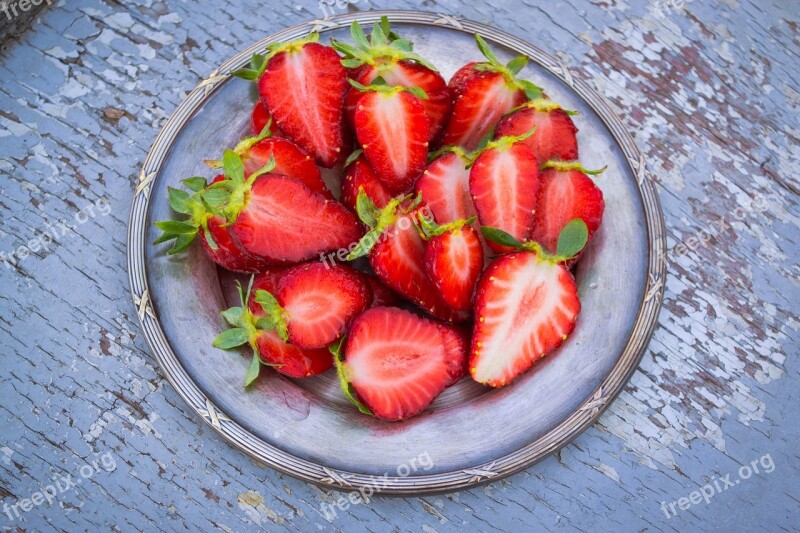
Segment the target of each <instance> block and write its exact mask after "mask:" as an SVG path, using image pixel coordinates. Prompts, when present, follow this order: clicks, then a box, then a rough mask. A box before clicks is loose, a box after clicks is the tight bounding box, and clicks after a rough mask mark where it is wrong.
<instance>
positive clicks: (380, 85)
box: [347, 76, 428, 100]
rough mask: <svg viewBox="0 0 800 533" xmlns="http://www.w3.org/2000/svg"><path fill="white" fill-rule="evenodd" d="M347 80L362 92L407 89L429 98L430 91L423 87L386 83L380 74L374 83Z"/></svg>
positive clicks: (400, 90)
mask: <svg viewBox="0 0 800 533" xmlns="http://www.w3.org/2000/svg"><path fill="white" fill-rule="evenodd" d="M347 81H349V82H350V85H352V86H353V87H355V88H356V89H357V90H359V91H361V92H377V93H381V94H386V95H392V94H397V93H399V92H402V91H406V92H409V93H411V94H413V95H414V96H416V97H417V98H419V99H420V100H427V99H428V93H426V92H425V91H424V90H423V89H422V88H421V87H403V86H402V85H386V82H385V81H384V80H383V78H381V77H380V76H379V77H377V78H375V79H374V80H373V81H372V85H362V84H360V83H358V82H357V81H355V80H352V79H350V78H348V79H347Z"/></svg>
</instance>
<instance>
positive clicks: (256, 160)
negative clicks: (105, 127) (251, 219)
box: [206, 122, 333, 200]
mask: <svg viewBox="0 0 800 533" xmlns="http://www.w3.org/2000/svg"><path fill="white" fill-rule="evenodd" d="M269 125H271V123H269V122H268V123H267V125H265V126H264V128H263V129H262V130H261V132H260V133H259V134H258V135H256V136H255V137H247V138H245V139H242V140H241V141H239V143H238V144H237V145H236V147H235V148H234V149H233V151H234V152H235V153H236V155H238V156H239V157H241V158H242V163H243V164H244V176H245V178H247V177H249V176H250V175H251V174H253V173H254V172H257V171H259V170H260V169H262V168H263V167H264V166H265V165H266V164H268V163H270V161H271V160H274V163H275V166H274V167H273V169H272V171H271V173H272V174H283V175H284V176H289V177H290V178H294V179H296V180H298V181H300V182H301V183H303V184H304V185H305V186H306V187H308V188H309V189H311V190H312V191H314V192H316V193H319V194H321V195H323V196H324V197H326V198H330V199H331V200H332V199H333V195H332V194H331V192H330V191H329V190H328V188H327V187H326V186H325V182H324V181H322V176H321V174H320V171H319V168H318V167H317V165H315V164H314V161H313V160H312V159H311V156H309V155H308V154H307V153H306V152H305V151H304V150H303V149H302V148H300V147H299V146H297V145H296V144H295V143H293V142H292V141H290V140H289V139H284V138H280V137H273V136H272V131H271V130H270V128H269ZM206 164H207V165H209V166H211V167H212V168H219V167H221V166H222V164H223V162H222V160H206Z"/></svg>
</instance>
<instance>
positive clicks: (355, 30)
mask: <svg viewBox="0 0 800 533" xmlns="http://www.w3.org/2000/svg"><path fill="white" fill-rule="evenodd" d="M350 36H351V37H352V38H353V42H354V43H356V46H358V47H359V48H361V49H362V50H369V48H370V47H369V41H368V40H367V36H366V35H364V30H362V29H361V25H360V24H359V23H358V21H355V20H354V21H353V23H352V24H351V25H350Z"/></svg>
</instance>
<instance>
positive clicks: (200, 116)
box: [128, 11, 665, 494]
mask: <svg viewBox="0 0 800 533" xmlns="http://www.w3.org/2000/svg"><path fill="white" fill-rule="evenodd" d="M381 15H387V16H389V18H390V20H391V22H392V25H393V27H395V28H396V29H397V30H398V32H399V33H401V34H402V35H403V36H404V37H406V38H409V39H411V40H412V41H413V42H414V44H415V50H416V51H418V52H420V53H421V54H422V55H423V56H425V57H427V58H429V59H430V60H432V61H433V62H434V64H436V65H437V67H439V69H440V70H441V71H442V74H443V75H444V76H445V78H449V77H450V76H451V75H452V74H453V72H455V70H456V69H457V68H458V67H459V66H461V65H462V64H464V63H466V62H468V61H473V60H479V59H481V56H480V54H479V52H478V50H477V48H476V47H475V45H474V41H473V36H472V35H473V34H474V33H479V34H481V35H482V36H483V37H484V38H486V40H487V41H489V43H490V45H491V46H492V47H493V48H494V49H495V50H496V51H497V54H498V56H499V57H500V59H501V60H508V59H510V58H511V57H513V56H514V55H518V54H525V55H527V56H529V57H530V58H531V62H530V63H529V65H528V66H527V67H526V69H525V70H524V71H523V72H522V75H523V76H524V77H526V78H528V79H531V80H533V81H534V82H535V83H537V84H538V85H540V86H542V87H544V88H545V90H546V91H547V93H548V94H549V96H550V97H551V98H552V99H554V100H556V101H558V102H559V103H561V104H562V105H563V106H564V107H565V108H567V109H575V110H577V111H579V112H580V115H579V116H578V117H576V124H577V125H578V127H579V128H580V133H579V135H578V138H579V142H580V150H581V161H582V162H583V164H584V165H585V166H586V167H588V168H598V167H602V166H604V165H608V170H607V171H606V172H605V174H603V175H602V176H600V177H598V178H597V179H596V181H597V183H598V185H599V186H600V188H601V189H602V190H603V193H604V196H605V200H606V212H605V217H604V220H603V224H602V227H601V229H600V231H599V232H598V233H597V234H596V236H595V238H594V239H593V240H592V242H591V243H590V246H589V248H588V249H587V251H586V253H585V254H584V256H583V258H582V260H581V261H580V263H579V265H578V266H577V268H576V271H575V274H576V279H577V282H578V287H579V294H580V298H581V302H582V311H581V314H580V316H579V319H578V325H577V327H576V330H575V333H574V334H573V335H572V336H571V337H570V339H569V340H568V341H567V343H565V345H564V346H563V347H562V348H561V349H560V350H559V351H558V352H556V353H554V354H552V355H550V356H549V357H547V358H546V359H544V360H543V361H541V362H540V363H539V364H537V365H536V366H535V367H534V369H533V370H532V371H530V372H528V373H527V374H525V375H524V376H522V377H521V378H520V379H519V380H517V381H516V382H515V383H513V384H512V385H511V386H508V387H505V388H503V389H499V390H491V389H488V388H484V387H481V386H478V385H477V384H475V383H473V382H471V381H470V380H468V379H465V380H463V381H462V382H461V383H459V384H458V385H456V386H454V387H452V388H450V389H448V390H447V391H446V392H445V393H444V394H443V395H442V396H441V397H440V398H439V399H438V400H437V401H436V402H435V403H434V404H433V406H432V407H431V408H430V409H428V410H427V411H426V412H425V413H423V414H422V415H420V416H418V417H416V418H413V419H411V420H409V421H406V422H403V423H385V422H381V421H378V420H375V419H373V418H370V417H367V416H363V415H361V414H359V413H358V412H357V411H356V410H355V409H353V408H352V407H351V406H350V405H349V404H348V402H347V400H346V399H345V398H344V397H343V396H342V395H341V393H340V392H339V391H338V385H337V382H336V378H335V375H334V372H328V373H327V374H325V375H322V376H319V377H316V378H311V379H307V380H297V381H293V380H290V379H286V378H284V377H281V376H279V375H277V374H276V373H273V372H270V371H264V372H263V374H264V376H262V377H261V378H260V379H259V381H258V383H257V385H256V386H255V388H254V390H252V391H249V392H247V393H245V392H244V391H243V389H242V381H243V377H244V375H245V371H246V369H247V366H248V363H249V358H248V357H245V356H244V355H241V356H240V355H238V354H236V353H230V352H225V351H221V350H216V349H214V348H212V346H211V341H212V340H213V339H214V337H216V335H217V334H218V333H219V332H220V331H221V330H222V328H223V327H224V325H223V321H222V319H221V318H220V316H219V311H220V310H222V309H224V308H225V307H227V303H228V302H227V301H226V298H227V296H228V295H227V294H226V285H227V284H228V283H227V282H226V279H227V278H226V276H224V275H220V274H219V273H218V270H217V269H216V267H215V266H214V265H213V264H212V263H211V262H210V261H209V260H208V259H207V258H206V257H205V255H204V253H203V251H202V250H201V249H200V247H199V246H195V247H193V248H192V249H191V250H190V252H189V256H188V257H187V256H186V255H182V256H179V257H172V258H170V257H168V256H167V255H166V254H165V250H166V247H161V246H157V247H154V246H153V245H152V244H151V243H152V242H153V240H154V239H155V237H156V235H157V231H156V230H155V228H154V227H153V225H152V222H153V221H154V220H162V219H166V218H170V217H171V211H170V208H169V205H168V203H167V193H166V189H167V186H178V182H179V180H180V179H182V178H184V177H188V176H193V175H204V176H208V177H211V176H212V174H211V173H210V172H209V171H208V169H206V168H205V167H204V165H203V163H202V161H203V159H204V158H208V157H211V156H218V154H219V153H220V152H221V150H222V148H223V147H230V146H233V145H234V144H235V143H236V141H237V140H239V139H240V138H241V137H242V136H243V135H245V134H246V133H247V131H248V124H249V111H250V107H251V102H253V101H254V99H255V93H254V87H253V84H249V83H247V82H245V81H243V80H239V79H235V78H231V77H230V76H229V73H230V72H231V71H232V70H235V69H237V68H240V67H242V66H244V65H245V64H246V63H247V62H248V60H249V58H250V56H251V55H252V53H253V52H256V51H261V50H263V49H264V47H265V45H266V44H268V43H270V42H275V41H284V40H290V39H295V38H298V37H301V36H303V35H305V34H307V33H308V32H309V31H311V30H312V29H315V30H317V31H319V32H320V33H321V39H320V40H321V41H323V42H327V40H328V38H330V37H335V38H340V39H349V32H348V26H349V24H350V23H351V22H352V21H353V20H358V21H359V22H361V23H362V25H365V24H366V25H371V23H372V22H373V21H375V20H377V19H378V18H379V17H380V16H381ZM664 257H665V240H664V222H663V217H662V214H661V209H660V207H659V204H658V198H657V196H656V194H655V191H654V189H653V185H652V183H651V181H650V179H649V176H648V174H647V170H646V168H645V162H644V159H643V157H642V155H641V153H640V152H639V151H638V150H637V149H636V147H635V145H634V143H633V141H632V139H631V136H630V135H629V134H628V132H627V131H626V130H625V128H624V127H623V125H622V123H621V122H620V120H619V119H618V118H617V117H616V116H615V115H614V114H613V112H612V111H611V109H610V108H609V106H608V104H607V103H606V102H605V101H604V100H603V99H602V98H601V97H600V96H598V95H597V94H596V93H595V92H594V91H593V90H592V89H591V88H590V87H589V86H588V85H587V84H586V83H585V82H583V81H581V80H580V79H576V78H575V77H573V75H572V74H571V73H570V71H569V70H568V69H567V68H566V67H565V66H564V65H563V64H562V63H561V62H560V61H559V60H558V59H557V58H555V57H553V56H550V55H548V54H546V53H544V52H542V51H541V50H540V49H539V48H537V47H535V46H533V45H531V44H529V43H526V42H525V41H522V40H521V39H518V38H516V37H513V36H511V35H509V34H507V33H504V32H500V31H498V30H495V29H493V28H490V27H488V26H485V25H482V24H478V23H475V22H470V21H467V20H463V19H455V18H452V17H445V16H442V15H437V14H433V13H422V12H411V11H383V12H381V11H372V12H365V13H357V14H348V15H341V16H336V17H332V18H330V19H327V20H324V21H312V22H310V23H307V24H302V25H300V26H295V27H293V28H290V29H287V30H285V31H282V32H280V33H278V34H276V35H273V36H271V37H269V38H267V39H264V40H262V41H260V42H258V43H257V44H255V45H253V46H252V47H251V48H249V49H247V50H244V51H242V52H241V53H240V54H238V55H237V56H236V57H234V58H232V59H231V60H229V61H228V62H226V63H225V64H224V65H222V66H221V67H220V68H219V69H218V70H216V71H215V72H214V73H212V74H211V75H210V76H209V77H208V79H206V80H205V81H203V82H202V83H201V84H200V85H199V86H198V87H197V88H196V89H195V90H194V91H192V92H191V93H190V94H189V95H188V96H187V98H186V100H185V101H184V102H183V103H182V104H181V105H180V107H179V108H178V110H177V111H176V112H175V114H174V115H173V116H172V117H171V118H170V120H169V121H168V122H167V124H166V125H165V126H164V129H163V130H162V131H161V133H160V134H159V136H158V138H157V139H156V141H155V143H154V145H153V147H152V149H151V150H150V152H149V154H148V156H147V160H146V161H145V163H144V167H143V169H142V173H141V179H140V184H139V187H137V189H136V195H135V197H134V199H133V208H132V212H131V219H130V227H129V234H128V266H129V271H130V281H131V289H132V293H133V298H134V301H135V303H136V305H137V308H138V310H139V318H140V320H141V322H142V328H143V331H144V333H145V336H146V338H147V340H148V343H149V344H150V347H151V349H152V351H153V353H154V354H155V356H156V358H157V360H158V362H159V364H160V365H161V368H162V370H163V372H164V374H165V375H166V376H167V378H168V379H169V381H170V382H171V383H172V384H173V386H174V387H175V388H176V389H177V390H178V392H179V393H180V395H181V396H182V397H183V398H184V399H185V400H186V401H187V402H188V403H189V405H190V406H191V407H192V408H193V409H195V410H196V411H197V412H198V413H199V414H200V415H201V416H202V417H203V418H204V419H205V420H206V421H207V422H208V423H210V424H211V425H212V426H213V427H214V428H215V429H216V430H217V431H218V432H219V433H220V434H221V435H222V436H223V437H225V438H226V439H227V440H228V441H229V442H231V443H232V444H233V445H235V446H236V447H238V448H240V449H241V450H243V451H245V452H247V453H248V454H250V455H251V456H253V457H254V458H256V459H257V460H258V461H261V462H263V463H265V464H267V465H269V466H271V467H273V468H275V469H277V470H280V471H282V472H285V473H287V474H290V475H292V476H295V477H298V478H300V479H303V480H307V481H311V482H314V483H319V484H323V485H325V486H328V487H331V488H340V489H353V488H359V487H366V486H369V487H371V488H372V489H373V490H380V491H381V492H382V493H384V494H420V493H431V492H443V491H451V490H455V489H461V488H465V487H468V486H471V485H474V484H477V483H481V482H487V481H492V480H496V479H499V478H500V477H503V476H506V475H509V474H512V473H514V472H517V471H519V470H521V469H523V468H525V467H527V466H529V465H531V464H533V463H534V462H536V461H538V460H540V459H542V458H543V457H545V456H547V455H548V454H550V453H552V452H554V451H556V450H558V449H559V448H560V447H561V446H563V445H565V444H566V443H567V442H569V441H570V440H571V439H572V438H574V437H575V436H576V435H578V434H579V433H580V432H581V431H583V430H584V429H586V428H587V427H588V426H589V425H590V424H591V423H592V422H593V421H594V420H595V419H596V418H597V417H598V416H599V414H600V413H601V412H602V410H603V409H604V408H605V407H607V406H608V404H609V402H610V401H611V400H613V399H614V398H615V397H616V395H617V394H618V393H619V392H620V390H621V389H622V387H623V386H624V384H625V383H626V381H627V380H628V379H629V377H630V376H631V374H632V373H633V371H634V369H635V368H636V365H637V364H638V362H639V360H640V358H641V356H642V354H643V353H644V350H645V348H646V345H647V342H648V340H649V339H650V336H651V334H652V331H653V328H654V326H655V324H656V320H657V315H658V311H659V309H660V306H661V300H662V297H663V290H664V276H665V267H664Z"/></svg>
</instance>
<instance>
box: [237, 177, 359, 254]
mask: <svg viewBox="0 0 800 533" xmlns="http://www.w3.org/2000/svg"><path fill="white" fill-rule="evenodd" d="M232 227H233V232H234V234H235V235H236V238H237V239H238V240H239V242H240V243H241V245H242V247H243V248H244V249H245V250H247V251H248V252H249V253H251V254H255V255H258V256H261V257H266V258H271V259H272V260H274V261H279V262H300V261H305V260H308V259H311V258H314V257H316V256H318V255H319V254H320V253H323V252H330V251H333V250H337V249H339V248H347V247H348V246H350V244H351V243H353V242H357V241H358V240H359V239H360V238H361V234H362V233H361V229H360V226H359V223H358V222H357V221H356V218H355V216H353V214H352V213H351V212H350V211H348V210H347V208H346V207H344V206H343V205H342V204H340V203H338V202H335V201H333V200H328V199H326V198H324V197H323V196H321V195H319V194H317V193H315V192H313V191H311V190H310V189H309V188H308V187H306V186H305V185H303V184H302V183H300V182H299V181H297V180H295V179H293V178H289V177H288V176H281V175H279V174H265V175H263V176H259V177H258V178H257V179H256V181H255V182H254V183H253V186H252V189H251V190H250V193H249V199H248V201H247V205H246V206H245V208H244V210H242V211H241V212H240V213H239V215H238V217H237V218H236V221H235V222H234V224H233V226H232Z"/></svg>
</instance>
